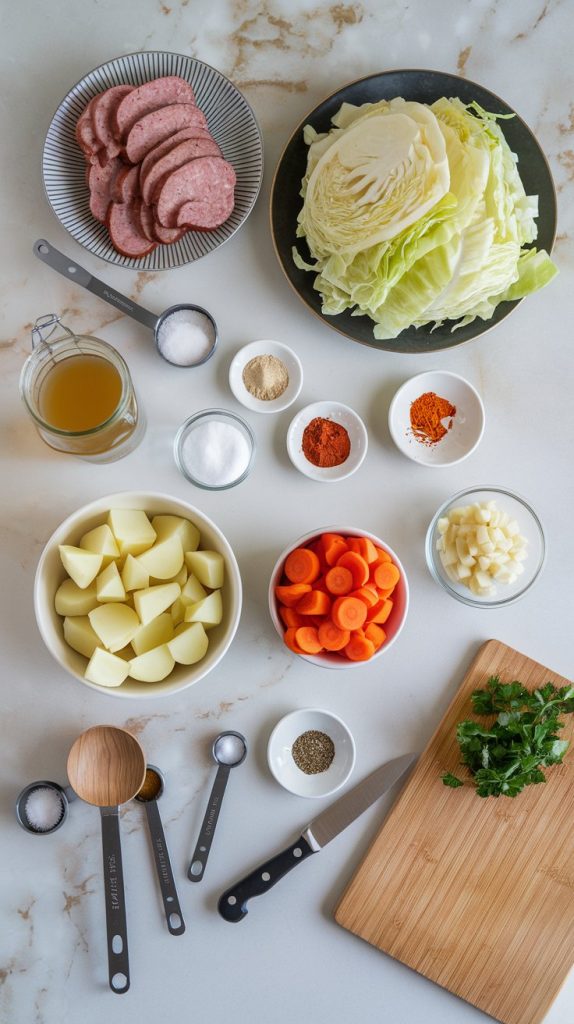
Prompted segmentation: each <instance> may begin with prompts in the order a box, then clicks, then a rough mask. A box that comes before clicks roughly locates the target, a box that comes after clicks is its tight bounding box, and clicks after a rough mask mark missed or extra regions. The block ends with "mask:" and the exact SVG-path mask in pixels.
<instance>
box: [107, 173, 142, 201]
mask: <svg viewBox="0 0 574 1024" xmlns="http://www.w3.org/2000/svg"><path fill="white" fill-rule="evenodd" d="M139 173H140V169H139V167H126V165H125V164H124V165H123V166H122V167H121V168H120V170H119V171H118V174H117V176H116V178H115V181H114V185H113V189H112V199H113V201H114V203H133V201H134V199H137V197H138V196H139V193H140V187H139Z"/></svg>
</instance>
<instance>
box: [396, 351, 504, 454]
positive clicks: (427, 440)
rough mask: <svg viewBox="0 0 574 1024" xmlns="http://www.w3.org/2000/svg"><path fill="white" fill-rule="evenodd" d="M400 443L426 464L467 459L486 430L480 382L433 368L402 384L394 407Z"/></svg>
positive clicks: (407, 452) (397, 437)
mask: <svg viewBox="0 0 574 1024" xmlns="http://www.w3.org/2000/svg"><path fill="white" fill-rule="evenodd" d="M389 430H390V433H391V437H392V439H393V441H394V442H395V444H396V446H397V448H398V449H399V451H400V452H402V453H403V455H406V457H407V458H408V459H412V461H413V462H418V463H419V464H420V465H422V466H434V467H437V468H442V467H444V466H453V465H455V463H457V462H462V460H463V459H467V458H468V456H469V455H470V454H471V453H472V452H473V451H474V450H475V448H476V447H477V446H478V444H479V442H480V439H481V437H482V435H483V432H484V406H483V404H482V399H481V397H480V395H479V394H478V391H477V390H476V388H474V387H473V386H472V384H470V383H469V381H467V380H465V379H464V377H459V375H458V374H457V373H450V372H449V371H448V370H429V371H427V372H426V373H419V374H418V375H417V376H416V377H411V379H410V380H407V381H406V382H405V383H404V384H403V385H402V387H400V388H399V390H398V391H397V393H396V395H395V397H394V398H393V400H392V402H391V404H390V407H389Z"/></svg>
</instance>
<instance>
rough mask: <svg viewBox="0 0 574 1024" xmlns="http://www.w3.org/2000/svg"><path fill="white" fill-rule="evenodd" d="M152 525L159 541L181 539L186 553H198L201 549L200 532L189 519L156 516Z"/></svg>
mask: <svg viewBox="0 0 574 1024" xmlns="http://www.w3.org/2000/svg"><path fill="white" fill-rule="evenodd" d="M151 524H152V526H153V528H154V530H155V532H156V533H157V539H158V540H167V538H168V537H179V539H180V541H181V546H182V548H183V550H184V551H196V550H197V548H198V547H199V540H200V535H199V530H198V529H197V526H195V525H194V524H193V523H191V522H190V521H189V519H183V518H182V517H181V516H154V517H153V519H152V521H151Z"/></svg>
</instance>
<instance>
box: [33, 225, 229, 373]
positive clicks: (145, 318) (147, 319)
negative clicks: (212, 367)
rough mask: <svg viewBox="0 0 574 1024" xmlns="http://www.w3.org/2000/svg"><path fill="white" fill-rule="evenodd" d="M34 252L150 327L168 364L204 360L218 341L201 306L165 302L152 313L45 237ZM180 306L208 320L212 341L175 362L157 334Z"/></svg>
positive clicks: (53, 266) (34, 248)
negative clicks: (196, 355) (191, 357)
mask: <svg viewBox="0 0 574 1024" xmlns="http://www.w3.org/2000/svg"><path fill="white" fill-rule="evenodd" d="M33 250H34V255H35V256H37V257H38V259H39V260H42V262H43V263H47V264H48V266H49V267H51V268H52V270H57V271H58V273H59V274H62V276H63V277H65V278H67V279H68V281H75V283H76V284H78V285H80V287H81V288H85V289H86V291H88V292H92V293H93V294H94V295H97V296H98V298H99V299H103V300H104V302H107V303H109V305H110V306H115V308H116V309H119V310H121V312H122V313H125V314H126V315H127V316H131V318H132V320H137V322H138V323H140V324H143V325H144V327H147V328H148V329H149V330H150V331H153V334H154V339H155V347H156V349H157V351H158V352H159V354H160V356H161V357H162V359H165V361H166V362H167V363H169V364H170V365H171V366H179V367H184V368H186V367H190V366H201V365H202V363H206V362H207V360H208V359H210V358H211V356H212V355H213V353H214V351H215V347H216V345H217V341H218V333H217V324H216V323H215V320H214V319H213V317H212V315H211V313H208V312H207V310H206V309H203V307H202V306H196V305H195V304H194V303H181V304H180V305H177V306H169V307H168V308H167V309H165V310H164V311H163V313H161V314H160V316H156V315H155V313H150V311H149V309H144V307H143V306H138V304H137V303H136V302H132V300H131V299H128V297H127V295H122V293H121V292H118V291H116V290H115V288H112V287H111V286H110V285H107V284H104V282H103V281H99V280H98V278H97V277H92V275H91V274H90V273H89V272H88V271H87V270H85V269H84V267H81V266H80V265H79V263H74V261H73V260H71V259H68V257H67V256H64V254H63V253H62V252H59V251H58V249H55V248H54V246H53V245H51V244H50V242H47V241H46V239H45V238H39V239H38V240H37V241H36V242H34V247H33ZM182 309H189V310H192V311H194V312H197V313H201V314H202V315H203V316H204V317H205V318H206V320H207V321H208V324H209V329H210V331H211V332H212V334H213V343H212V345H211V348H210V349H209V352H208V353H207V355H206V356H204V358H203V359H198V360H197V362H195V363H193V362H192V363H177V362H175V361H174V360H171V359H168V357H167V356H166V355H165V354H164V353H163V351H162V348H161V343H160V334H161V327H162V324H164V323H165V321H166V320H167V318H168V317H170V316H171V314H172V313H177V312H179V311H180V310H182Z"/></svg>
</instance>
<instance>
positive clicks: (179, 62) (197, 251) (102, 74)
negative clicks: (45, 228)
mask: <svg viewBox="0 0 574 1024" xmlns="http://www.w3.org/2000/svg"><path fill="white" fill-rule="evenodd" d="M163 75H180V76H181V78H185V79H186V81H188V82H190V84H191V85H192V86H193V90H194V92H195V95H196V99H197V105H198V106H199V107H200V108H201V110H202V111H203V113H204V114H205V116H206V118H207V123H208V125H209V129H210V131H211V133H212V135H213V137H214V139H215V141H216V142H217V143H218V144H219V146H220V148H221V150H222V152H223V155H224V157H225V159H226V160H229V162H230V163H231V164H232V165H233V167H234V168H235V172H236V174H237V185H236V189H235V209H234V210H233V213H232V214H231V217H230V218H229V219H228V220H227V221H226V222H225V224H223V225H222V226H221V227H220V228H217V229H216V230H215V231H209V232H207V231H206V232H203V231H188V232H187V234H185V235H184V236H183V238H182V239H181V240H180V241H179V242H176V243H175V244H174V245H158V246H157V248H156V249H154V250H153V252H151V253H149V254H148V255H147V256H144V257H143V259H138V260H136V259H132V258H130V257H127V256H121V255H120V253H119V252H116V250H115V249H114V248H113V246H112V244H111V242H110V238H109V235H108V232H107V230H106V227H105V225H103V224H100V222H99V221H97V220H95V219H94V217H92V215H91V213H90V208H89V193H88V188H87V185H86V177H85V169H86V164H85V161H84V157H83V154H82V152H81V150H80V148H79V146H78V144H77V142H76V139H75V136H74V131H75V127H76V123H77V121H78V118H79V116H80V114H81V113H82V111H83V110H84V108H85V106H86V104H87V103H88V101H89V100H90V99H91V98H92V96H95V95H96V94H97V93H99V92H103V91H104V89H107V88H109V87H110V86H114V85H122V84H129V85H141V84H142V83H143V82H149V81H150V80H151V79H152V78H160V77H162V76H163ZM42 172H43V177H44V187H45V189H46V195H47V196H48V200H49V202H50V205H51V207H52V209H53V211H54V213H55V214H56V216H57V218H58V220H59V221H60V222H61V223H62V224H63V225H64V227H65V228H66V230H67V231H69V232H70V234H71V235H72V236H73V237H74V238H75V239H76V241H77V242H79V243H80V245H83V246H84V247H85V248H86V249H88V250H89V251H90V252H93V253H95V255H96V256H101V258H102V259H104V260H107V261H108V262H109V263H115V264H116V265H117V266H120V267H129V268H136V269H138V270H169V269H170V268H172V267H182V266H184V265H185V264H186V263H192V262H193V261H194V260H198V259H201V257H202V256H205V255H206V254H207V253H209V252H212V251H213V250H214V249H217V247H218V246H219V245H221V244H222V243H223V242H226V241H227V239H228V238H231V236H232V235H233V234H235V232H236V231H237V230H238V228H240V227H241V225H242V224H243V221H244V220H245V219H246V217H248V215H249V213H250V212H251V210H252V209H253V205H254V203H255V200H256V199H257V195H258V193H259V189H260V187H261V179H262V176H263V147H262V143H261V134H260V132H259V128H258V125H257V122H256V120H255V116H254V114H253V111H252V110H251V107H250V106H249V104H248V103H247V101H246V100H245V98H244V97H243V96H242V95H241V93H240V92H239V91H238V89H236V88H235V86H234V85H233V84H232V82H230V81H229V79H228V78H226V77H225V75H222V74H221V72H219V71H216V70H215V68H212V67H210V66H209V64H204V63H203V62H202V61H200V60H195V59H194V58H193V57H185V56H183V55H182V54H178V53H164V52H161V51H150V52H148V53H132V54H128V55H127V56H125V57H117V58H116V59H115V60H110V61H108V62H107V63H106V64H102V65H101V66H100V67H99V68H95V69H94V71H90V73H89V74H88V75H86V76H85V78H82V80H81V81H80V82H78V84H77V85H75V86H74V88H73V89H71V90H70V92H69V93H68V95H67V96H66V98H65V99H64V100H63V101H62V103H61V104H60V106H59V107H58V109H57V111H56V113H55V115H54V117H53V119H52V123H51V124H50V127H49V129H48V134H47V136H46V142H45V145H44V154H43V159H42Z"/></svg>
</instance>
